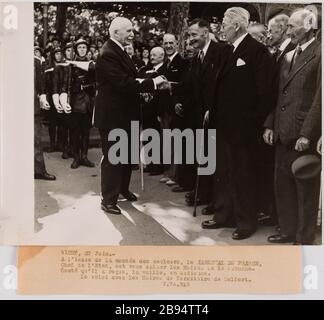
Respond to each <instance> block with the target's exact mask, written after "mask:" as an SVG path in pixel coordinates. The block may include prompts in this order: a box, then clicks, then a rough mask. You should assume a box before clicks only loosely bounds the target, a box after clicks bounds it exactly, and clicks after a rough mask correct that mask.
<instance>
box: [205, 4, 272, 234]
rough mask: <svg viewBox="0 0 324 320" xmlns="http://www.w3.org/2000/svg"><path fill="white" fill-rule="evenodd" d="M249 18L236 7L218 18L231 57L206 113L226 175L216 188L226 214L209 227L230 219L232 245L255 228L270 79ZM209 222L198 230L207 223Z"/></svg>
mask: <svg viewBox="0 0 324 320" xmlns="http://www.w3.org/2000/svg"><path fill="white" fill-rule="evenodd" d="M249 17H250V15H249V12H248V11H247V10H245V9H243V8H240V7H232V8H229V9H228V10H227V11H226V12H225V14H224V18H223V23H222V32H223V34H224V36H225V38H226V40H227V41H228V42H229V43H231V44H232V53H231V54H230V56H229V58H228V60H227V62H226V64H225V66H224V68H223V71H222V74H221V76H220V81H219V84H218V86H217V88H216V92H215V96H216V103H215V108H214V109H212V110H211V113H210V121H212V122H214V123H215V124H216V130H217V138H218V141H221V142H222V144H223V147H222V150H223V152H224V155H223V157H225V161H224V163H225V164H226V167H224V168H223V170H224V171H225V172H226V176H225V179H224V180H223V182H222V185H223V189H224V190H226V194H228V195H229V196H230V201H229V202H228V203H227V208H226V210H224V208H223V210H222V211H221V212H216V213H215V215H214V219H213V220H214V221H215V222H216V223H214V225H213V227H214V228H217V227H223V225H221V223H219V225H218V226H217V222H218V221H220V220H222V221H225V220H226V219H225V218H224V216H223V215H224V214H226V215H228V217H230V215H233V216H234V222H235V225H236V230H235V231H234V232H233V235H232V238H233V239H234V240H241V239H245V238H248V237H250V236H251V235H252V234H253V233H254V232H255V230H256V228H257V211H258V208H257V204H256V199H257V195H258V193H257V170H256V165H257V163H258V156H259V155H258V144H259V140H260V137H261V135H262V125H263V122H264V120H265V117H266V115H267V114H268V112H269V109H270V102H271V87H272V86H271V81H272V79H273V63H272V61H273V60H272V58H271V56H270V53H269V52H268V50H267V48H266V47H265V46H264V45H263V44H261V43H259V42H258V41H257V40H255V39H253V38H252V37H251V35H249V34H248V32H247V27H248V25H249ZM217 166H218V164H217ZM219 169H220V168H219V167H217V170H219ZM209 221H210V220H207V221H206V222H205V224H203V226H204V225H205V226H206V227H207V226H208V225H209V224H211V223H212V222H211V221H210V222H209Z"/></svg>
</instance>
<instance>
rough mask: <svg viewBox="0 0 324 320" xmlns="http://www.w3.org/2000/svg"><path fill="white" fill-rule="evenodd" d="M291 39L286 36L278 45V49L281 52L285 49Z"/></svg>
mask: <svg viewBox="0 0 324 320" xmlns="http://www.w3.org/2000/svg"><path fill="white" fill-rule="evenodd" d="M290 41H291V39H290V38H287V39H286V40H285V41H284V42H283V43H282V44H281V45H280V46H279V48H278V49H279V50H280V51H281V52H283V51H285V49H286V48H287V47H288V45H289V43H290Z"/></svg>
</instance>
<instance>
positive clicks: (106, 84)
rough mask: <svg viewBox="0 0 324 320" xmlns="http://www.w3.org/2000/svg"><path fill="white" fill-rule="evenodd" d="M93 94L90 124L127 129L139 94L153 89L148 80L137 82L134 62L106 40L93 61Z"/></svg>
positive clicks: (135, 117) (136, 109) (135, 114)
mask: <svg viewBox="0 0 324 320" xmlns="http://www.w3.org/2000/svg"><path fill="white" fill-rule="evenodd" d="M95 71H96V80H97V90H98V91H97V96H96V98H95V110H94V126H95V127H97V128H99V129H107V130H111V129H115V128H123V129H130V122H131V121H132V120H138V118H139V101H140V100H139V93H140V92H153V91H154V83H153V80H152V79H146V80H144V81H142V82H141V83H140V82H139V81H137V80H136V78H138V74H137V70H136V68H135V65H134V63H133V62H132V60H131V59H130V58H129V56H128V55H127V53H126V52H124V51H123V50H122V49H121V48H120V47H119V46H118V45H117V44H116V43H115V42H113V41H112V40H110V39H109V40H108V41H107V42H106V43H105V44H104V45H103V47H102V49H101V51H100V54H99V57H98V60H97V63H96V70H95Z"/></svg>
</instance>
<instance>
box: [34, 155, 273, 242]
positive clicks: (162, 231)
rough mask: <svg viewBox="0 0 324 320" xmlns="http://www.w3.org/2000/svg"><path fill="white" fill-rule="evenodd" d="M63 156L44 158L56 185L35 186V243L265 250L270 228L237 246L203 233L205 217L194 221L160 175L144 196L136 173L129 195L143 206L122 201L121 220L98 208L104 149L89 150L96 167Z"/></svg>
mask: <svg viewBox="0 0 324 320" xmlns="http://www.w3.org/2000/svg"><path fill="white" fill-rule="evenodd" d="M60 155H61V154H60V153H50V154H45V158H46V166H47V170H48V172H50V173H53V174H55V175H56V177H57V180H56V181H54V182H53V181H50V182H48V181H42V180H36V181H35V196H36V198H35V210H36V214H37V215H38V216H39V222H40V223H41V224H42V228H41V229H40V230H39V231H38V232H37V233H36V234H35V235H34V237H33V238H34V240H35V241H37V242H41V243H44V244H46V243H48V244H57V245H59V244H62V245H67V244H70V245H73V244H83V245H266V244H267V241H266V237H267V236H268V235H270V234H272V233H273V232H274V228H272V227H261V228H260V229H259V230H258V231H257V232H256V233H255V234H254V235H253V236H252V237H251V238H249V239H246V240H243V241H234V240H232V238H231V234H232V232H233V229H229V228H228V229H227V228H224V229H218V230H203V229H201V226H200V225H201V222H202V221H203V220H205V219H206V216H202V215H200V211H201V207H198V211H197V212H198V216H197V217H196V218H194V217H192V208H191V207H187V206H186V205H185V201H184V194H183V193H174V192H171V189H170V188H169V187H168V186H166V185H165V184H161V183H159V178H160V176H154V177H151V176H148V175H147V174H145V191H144V192H142V191H141V188H140V173H139V171H133V175H132V181H131V190H132V191H133V192H135V193H136V194H138V195H139V201H137V202H133V203H129V202H124V201H120V202H119V206H120V207H121V209H122V215H121V216H114V215H109V216H107V215H106V214H104V213H103V211H102V210H101V209H100V195H99V193H100V170H99V163H100V158H101V151H100V149H91V150H90V151H89V159H90V160H92V161H94V162H95V164H96V167H95V168H85V167H80V168H78V169H76V170H72V169H70V164H71V162H72V160H71V159H69V160H63V159H61V158H60Z"/></svg>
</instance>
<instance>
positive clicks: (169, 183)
mask: <svg viewBox="0 0 324 320" xmlns="http://www.w3.org/2000/svg"><path fill="white" fill-rule="evenodd" d="M165 184H166V185H167V186H169V187H170V186H174V185H176V184H177V183H176V182H175V181H173V180H172V179H169V180H168V181H167V182H166V183H165Z"/></svg>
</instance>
